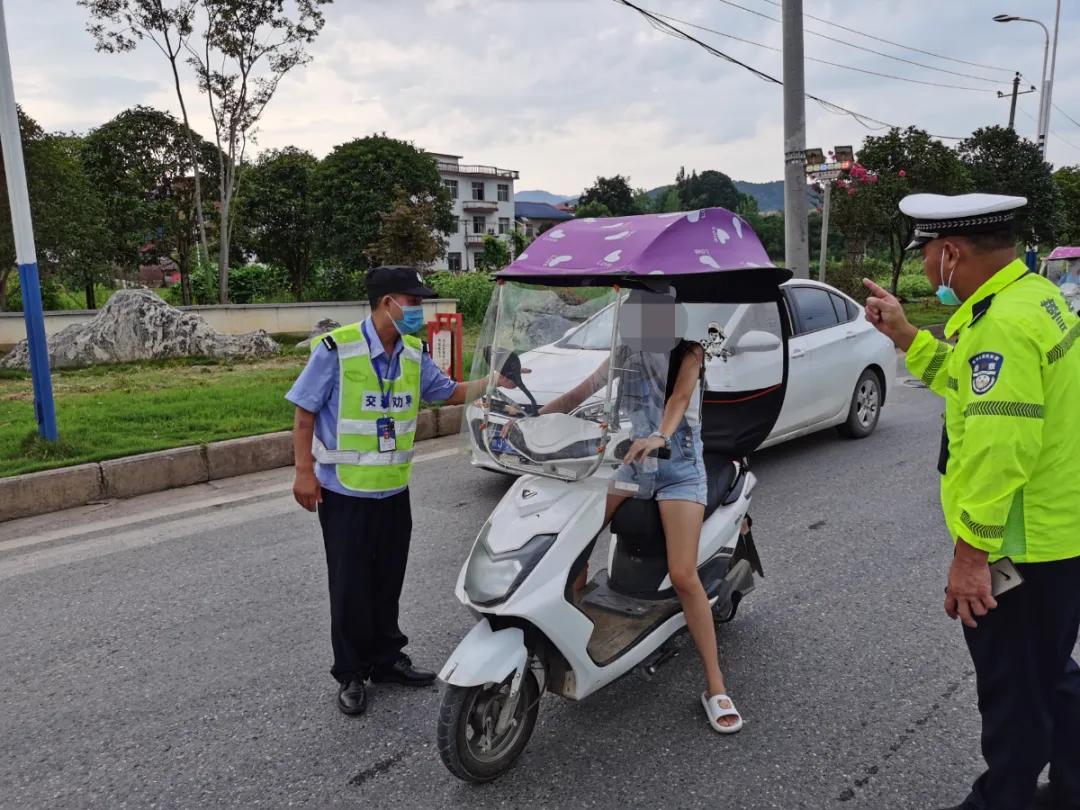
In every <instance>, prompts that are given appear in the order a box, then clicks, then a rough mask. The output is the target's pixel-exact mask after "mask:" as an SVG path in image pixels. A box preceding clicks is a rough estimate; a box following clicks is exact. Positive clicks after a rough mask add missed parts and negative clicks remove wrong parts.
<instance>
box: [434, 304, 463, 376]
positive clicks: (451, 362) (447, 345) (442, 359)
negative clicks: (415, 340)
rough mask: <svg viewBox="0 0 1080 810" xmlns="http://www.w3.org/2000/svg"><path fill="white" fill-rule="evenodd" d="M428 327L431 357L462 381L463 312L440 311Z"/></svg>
mask: <svg viewBox="0 0 1080 810" xmlns="http://www.w3.org/2000/svg"><path fill="white" fill-rule="evenodd" d="M427 327H428V349H429V351H430V352H431V359H432V360H434V361H435V365H437V366H438V367H439V368H441V369H442V371H443V373H444V374H446V376H448V377H450V378H451V379H454V380H457V381H458V382H461V381H462V379H463V377H462V369H461V313H458V312H440V313H438V314H437V315H436V316H435V320H434V321H429V322H428V325H427Z"/></svg>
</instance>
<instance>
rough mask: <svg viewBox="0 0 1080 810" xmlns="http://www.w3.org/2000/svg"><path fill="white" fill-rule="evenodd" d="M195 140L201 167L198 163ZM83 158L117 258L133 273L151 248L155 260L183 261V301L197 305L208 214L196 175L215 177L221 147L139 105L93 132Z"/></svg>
mask: <svg viewBox="0 0 1080 810" xmlns="http://www.w3.org/2000/svg"><path fill="white" fill-rule="evenodd" d="M192 142H194V143H195V146H196V151H195V155H196V157H197V165H192V163H191V154H192V153H191V149H190V144H191V143H192ZM81 156H82V161H83V164H84V166H85V167H86V172H87V176H88V177H89V178H90V180H91V181H92V182H93V183H94V185H95V186H96V187H97V189H98V193H99V194H100V195H101V198H102V202H103V205H104V208H105V220H106V223H107V232H108V240H109V243H108V257H109V260H110V261H111V262H112V263H113V264H114V265H115V266H116V267H117V269H118V271H119V272H120V274H121V275H130V274H131V273H132V272H134V271H136V270H137V269H138V266H139V264H140V259H141V254H143V252H144V251H143V249H144V246H146V245H148V244H151V245H153V248H154V254H153V255H154V256H156V257H158V258H161V257H170V258H174V259H175V260H176V263H177V267H178V268H179V270H180V278H181V292H182V296H183V302H184V303H185V304H191V303H192V302H193V298H192V290H191V258H192V253H193V251H194V248H195V247H196V245H197V244H198V239H199V235H198V211H199V208H200V205H199V203H198V200H197V198H196V193H195V188H196V184H195V175H196V174H198V175H199V176H201V177H207V178H214V176H215V174H216V170H217V165H218V160H217V151H216V149H215V148H214V147H213V146H212V145H211V144H210V143H208V142H207V141H206V140H204V139H203V138H201V137H200V136H199V135H198V134H196V133H192V132H189V131H188V130H187V127H185V126H184V125H183V124H181V123H180V122H179V121H177V120H176V119H175V118H174V117H173V116H172V115H170V114H169V113H167V112H162V111H160V110H155V109H153V108H151V107H133V108H132V109H130V110H125V111H124V112H122V113H120V114H119V115H118V116H116V117H115V118H113V119H112V120H111V121H109V122H107V123H105V124H102V125H101V126H100V127H98V128H97V129H95V130H93V131H91V132H90V133H89V134H88V135H87V136H86V138H85V139H84V140H83V144H82V150H81ZM199 188H200V189H201V188H202V186H201V184H200V185H199ZM203 202H207V201H206V200H204V201H203Z"/></svg>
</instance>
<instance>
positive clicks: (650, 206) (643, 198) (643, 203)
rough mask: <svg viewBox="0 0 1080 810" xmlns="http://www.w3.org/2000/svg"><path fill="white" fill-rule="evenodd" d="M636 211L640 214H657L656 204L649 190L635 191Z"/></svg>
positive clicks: (636, 189) (639, 189)
mask: <svg viewBox="0 0 1080 810" xmlns="http://www.w3.org/2000/svg"><path fill="white" fill-rule="evenodd" d="M634 210H635V211H637V212H638V213H639V214H653V213H657V212H656V204H655V202H654V201H653V198H652V195H651V194H650V193H649V192H648V190H646V189H643V188H635V189H634Z"/></svg>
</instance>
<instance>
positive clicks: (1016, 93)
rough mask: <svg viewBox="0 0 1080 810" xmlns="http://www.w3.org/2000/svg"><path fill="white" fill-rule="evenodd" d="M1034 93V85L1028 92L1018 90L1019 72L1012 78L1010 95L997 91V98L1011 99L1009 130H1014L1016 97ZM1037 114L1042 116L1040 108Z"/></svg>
mask: <svg viewBox="0 0 1080 810" xmlns="http://www.w3.org/2000/svg"><path fill="white" fill-rule="evenodd" d="M1034 92H1035V85H1032V86H1031V89H1030V90H1021V89H1020V71H1017V72H1016V75H1015V76H1014V77H1013V88H1012V93H1002V92H1001V91H1000V90H998V94H997V97H998V98H1011V99H1012V101H1011V103H1010V104H1009V129H1011V130H1015V129H1016V97H1017V96H1025V95H1027V94H1028V93H1034ZM1039 114H1040V115H1041V114H1042V110H1041V108H1040V110H1039Z"/></svg>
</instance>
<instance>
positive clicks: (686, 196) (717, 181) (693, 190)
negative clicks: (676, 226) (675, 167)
mask: <svg viewBox="0 0 1080 810" xmlns="http://www.w3.org/2000/svg"><path fill="white" fill-rule="evenodd" d="M675 188H676V189H677V190H678V192H679V199H680V201H681V202H682V207H683V208H684V209H686V210H689V209H697V208H715V207H719V208H727V209H728V210H729V211H734V210H735V209H736V208H738V207H739V198H740V196H741V195H740V194H739V190H738V189H737V188H735V183H734V182H733V181H732V179H731V178H730V177H728V176H727V175H726V174H724V173H723V172H718V171H714V170H713V169H707V170H706V171H703V172H702V173H701V174H698V173H697V172H696V171H692V172H691V173H690V175H689V176H687V174H686V169H685V168H680V169H679V173H678V175H676V177H675Z"/></svg>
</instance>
